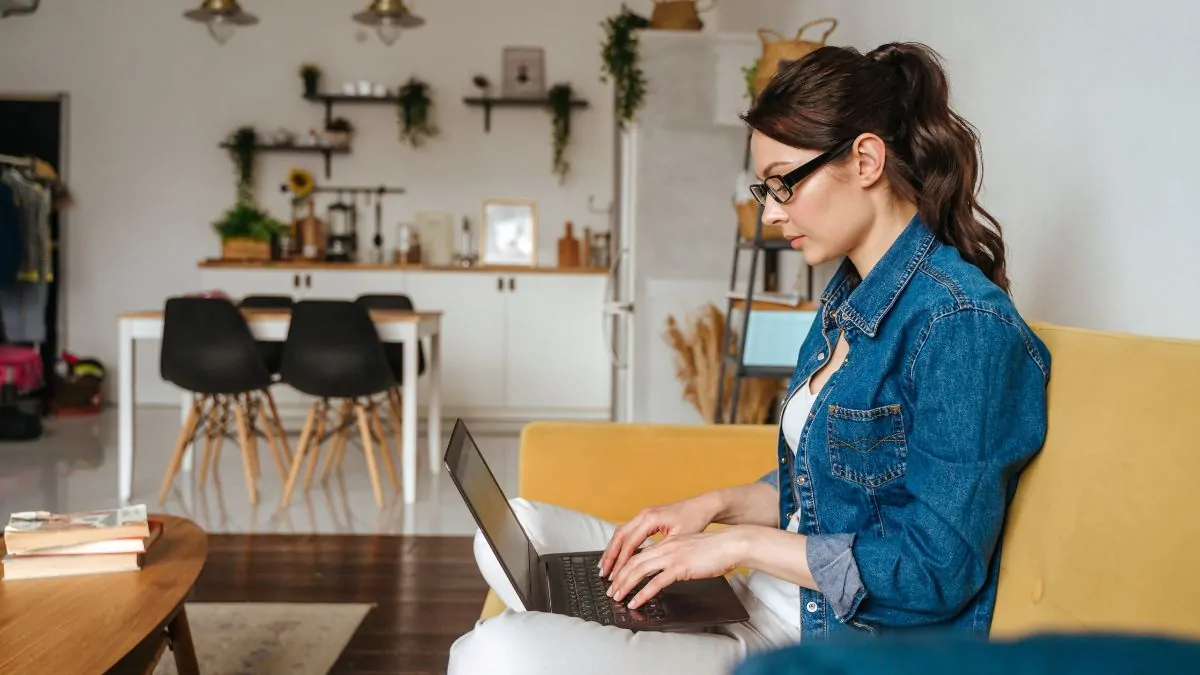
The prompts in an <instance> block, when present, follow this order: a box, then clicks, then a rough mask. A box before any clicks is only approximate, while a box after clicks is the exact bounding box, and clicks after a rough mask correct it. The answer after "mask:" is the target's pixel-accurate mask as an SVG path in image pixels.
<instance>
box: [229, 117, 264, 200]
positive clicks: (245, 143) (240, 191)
mask: <svg viewBox="0 0 1200 675" xmlns="http://www.w3.org/2000/svg"><path fill="white" fill-rule="evenodd" d="M225 145H226V147H227V148H228V150H229V157H230V159H232V160H233V166H234V172H235V175H236V176H237V200H238V201H239V202H248V201H252V200H253V195H254V159H255V154H256V152H257V150H258V132H257V131H255V129H254V127H251V126H244V127H238V128H237V129H236V130H235V131H234V132H233V133H232V134H230V135H229V139H228V140H227V141H226V143H225Z"/></svg>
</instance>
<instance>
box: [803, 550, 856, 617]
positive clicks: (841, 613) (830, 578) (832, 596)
mask: <svg viewBox="0 0 1200 675" xmlns="http://www.w3.org/2000/svg"><path fill="white" fill-rule="evenodd" d="M853 545H854V535H853V534H822V535H814V536H811V537H809V538H808V569H809V571H810V572H811V573H812V578H813V581H815V582H817V589H818V590H820V591H821V594H822V595H824V596H825V599H826V600H828V601H829V604H830V606H831V607H832V608H833V612H834V614H835V615H836V616H837V618H838V621H841V622H842V623H845V622H846V621H849V620H850V617H852V616H854V612H856V611H858V606H859V604H861V603H862V601H863V599H864V598H866V596H867V590H866V588H865V587H864V586H863V582H862V577H860V576H859V573H858V563H857V562H856V561H855V560H854V554H853V548H852V547H853Z"/></svg>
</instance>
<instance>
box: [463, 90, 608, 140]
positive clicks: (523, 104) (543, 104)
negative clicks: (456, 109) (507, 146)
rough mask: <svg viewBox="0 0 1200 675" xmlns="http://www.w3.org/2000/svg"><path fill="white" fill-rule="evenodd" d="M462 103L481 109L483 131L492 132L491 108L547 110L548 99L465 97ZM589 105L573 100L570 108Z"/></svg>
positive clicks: (582, 100) (548, 105) (588, 104)
mask: <svg viewBox="0 0 1200 675" xmlns="http://www.w3.org/2000/svg"><path fill="white" fill-rule="evenodd" d="M463 103H466V104H467V105H469V106H474V107H478V108H483V130H484V132H488V133H490V132H491V130H492V108H549V107H550V98H549V97H545V96H543V97H541V98H505V97H497V96H467V97H465V98H463ZM590 105H591V104H590V103H588V102H587V101H586V100H584V99H573V100H572V101H571V107H572V108H587V107H588V106H590Z"/></svg>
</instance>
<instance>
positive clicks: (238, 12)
mask: <svg viewBox="0 0 1200 675" xmlns="http://www.w3.org/2000/svg"><path fill="white" fill-rule="evenodd" d="M183 15H184V16H185V17H187V18H188V19H191V20H192V21H198V22H200V23H213V22H214V21H220V22H221V23H225V24H231V25H234V26H253V25H254V24H256V23H258V17H256V16H254V15H253V14H248V13H247V12H246V11H245V10H243V9H242V7H241V5H239V4H238V1H237V0H203V2H201V3H200V8H199V9H193V10H191V11H188V12H184V13H183Z"/></svg>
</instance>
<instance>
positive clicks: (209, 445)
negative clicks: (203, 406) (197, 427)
mask: <svg viewBox="0 0 1200 675" xmlns="http://www.w3.org/2000/svg"><path fill="white" fill-rule="evenodd" d="M223 414H224V412H223V411H222V409H221V402H220V400H219V399H217V398H216V397H215V396H214V397H213V403H212V405H211V406H209V410H208V416H207V418H206V419H205V422H204V454H203V455H201V456H200V487H202V488H203V487H204V483H205V482H206V481H207V480H208V470H209V469H210V468H211V467H212V450H213V441H214V440H216V436H217V419H218V416H219V415H223Z"/></svg>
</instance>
